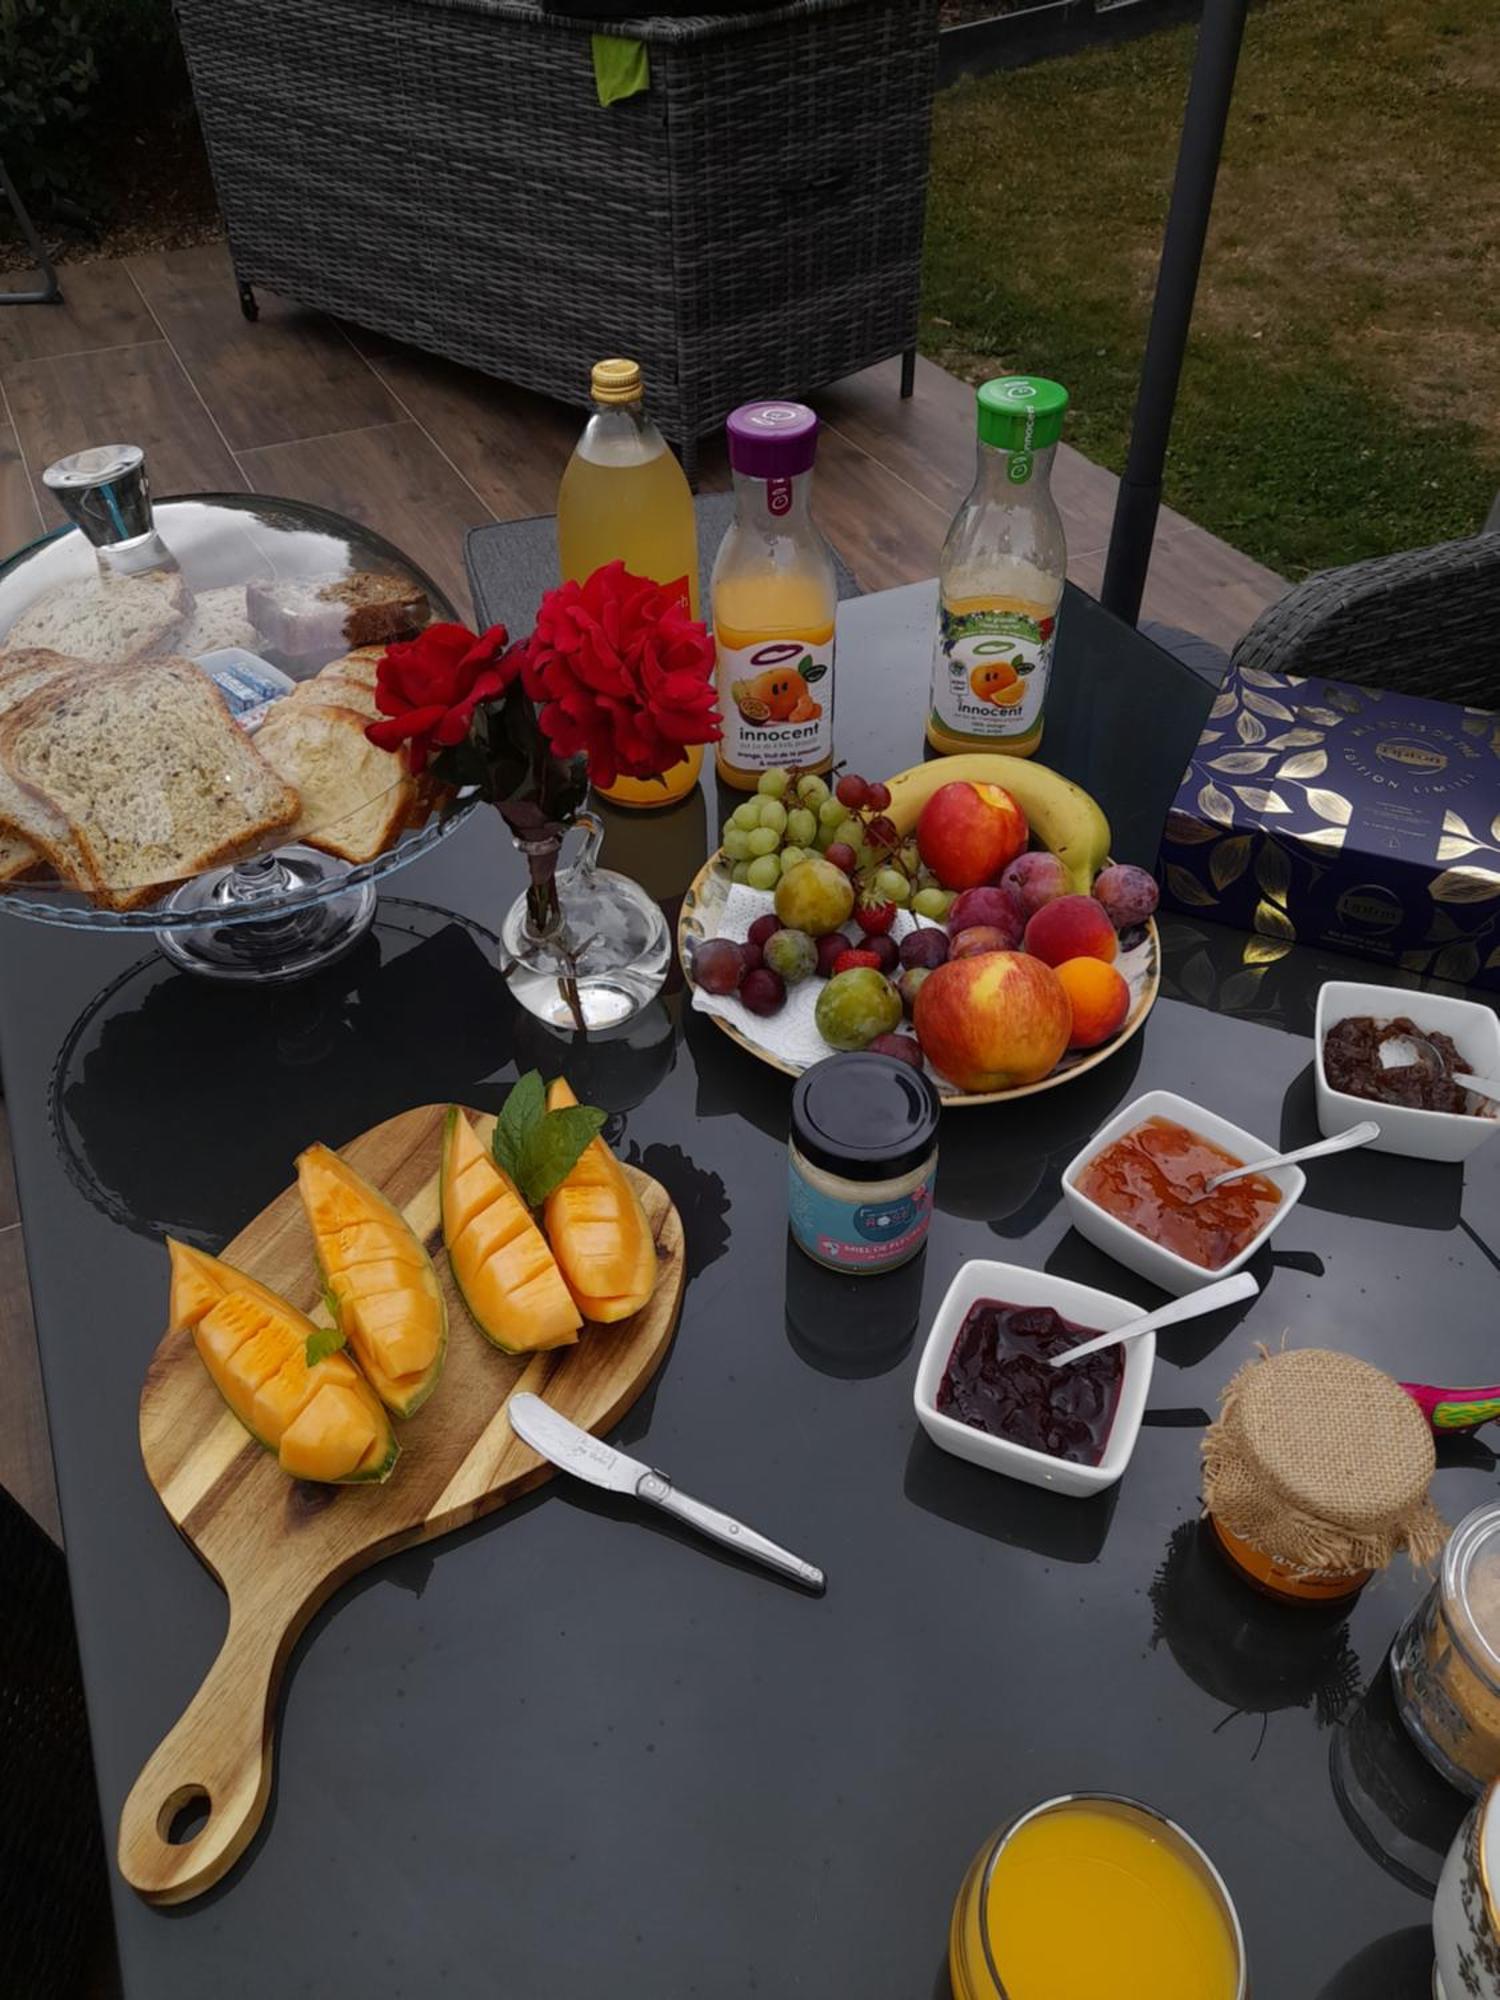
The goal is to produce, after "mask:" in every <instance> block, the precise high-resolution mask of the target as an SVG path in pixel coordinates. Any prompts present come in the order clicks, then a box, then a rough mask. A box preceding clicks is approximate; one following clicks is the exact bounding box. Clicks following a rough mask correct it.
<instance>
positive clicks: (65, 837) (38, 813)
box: [0, 646, 109, 887]
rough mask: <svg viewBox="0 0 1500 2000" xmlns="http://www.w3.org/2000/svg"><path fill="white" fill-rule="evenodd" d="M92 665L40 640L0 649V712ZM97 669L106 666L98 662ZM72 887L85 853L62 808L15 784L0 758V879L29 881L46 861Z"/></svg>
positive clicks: (81, 877) (80, 874)
mask: <svg viewBox="0 0 1500 2000" xmlns="http://www.w3.org/2000/svg"><path fill="white" fill-rule="evenodd" d="M89 671H91V669H90V668H89V666H88V663H87V662H86V661H83V660H70V659H69V658H68V657H67V655H66V654H65V653H54V652H51V651H49V650H48V649H47V648H46V647H43V646H22V647H17V648H15V649H13V650H11V651H8V652H5V653H0V716H4V715H6V714H8V713H9V711H10V710H11V709H13V708H17V707H19V706H20V704H21V703H22V702H23V701H24V700H25V699H26V697H27V696H28V695H30V694H34V693H35V692H36V691H37V690H38V689H40V688H45V687H49V686H51V685H52V684H53V683H54V682H56V681H59V680H62V679H65V678H66V677H67V676H68V675H70V674H74V673H80V672H81V673H88V672H89ZM94 671H98V672H101V673H103V672H108V671H109V669H107V668H99V669H97V670H94ZM46 862H50V863H51V864H52V867H53V870H54V871H55V872H56V873H57V874H58V875H60V876H61V877H62V878H63V880H64V881H65V882H71V883H73V884H74V886H75V887H77V886H79V885H81V884H82V882H83V880H84V873H83V857H82V856H81V855H80V854H79V852H78V848H77V846H76V845H75V843H74V840H73V835H72V831H71V829H70V828H69V826H68V822H67V821H66V820H65V819H64V818H63V816H62V814H61V813H59V812H56V811H54V809H53V808H52V807H51V806H49V805H48V804H47V803H46V801H45V800H44V799H40V798H38V797H37V795H36V793H35V792H33V791H30V790H28V789H27V787H26V786H25V785H21V784H18V783H17V782H16V780H15V779H14V778H13V777H11V775H10V773H9V772H8V771H7V770H6V769H5V766H4V765H3V764H0V883H5V882H21V881H28V880H30V878H31V877H32V876H33V875H35V874H38V873H39V872H40V871H41V869H42V867H43V865H44V863H46Z"/></svg>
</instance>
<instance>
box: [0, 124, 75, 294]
mask: <svg viewBox="0 0 1500 2000" xmlns="http://www.w3.org/2000/svg"><path fill="white" fill-rule="evenodd" d="M0 188H3V189H4V191H5V199H6V200H7V201H8V202H9V203H10V212H11V214H12V215H13V216H14V217H15V218H16V221H17V222H18V223H19V224H20V225H21V234H22V235H23V236H24V237H25V239H26V247H27V248H28V249H29V250H30V252H31V254H32V256H33V257H34V258H35V259H36V265H37V269H38V270H39V271H40V273H41V276H42V289H41V290H40V291H39V292H0V306H60V305H61V304H62V287H61V286H60V285H59V284H58V282H57V273H56V271H54V270H53V268H52V259H51V258H50V257H49V256H48V255H47V251H46V247H45V245H44V244H43V242H42V239H41V237H40V236H38V235H37V233H36V225H35V224H34V223H33V221H32V219H31V217H30V216H29V215H28V214H27V213H26V204H25V203H24V202H23V201H22V199H21V197H20V195H19V194H18V193H17V192H16V185H15V182H14V181H13V180H12V179H11V177H10V175H9V174H8V173H7V172H6V171H5V162H4V161H3V160H0Z"/></svg>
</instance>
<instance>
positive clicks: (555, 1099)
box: [542, 1076, 657, 1325]
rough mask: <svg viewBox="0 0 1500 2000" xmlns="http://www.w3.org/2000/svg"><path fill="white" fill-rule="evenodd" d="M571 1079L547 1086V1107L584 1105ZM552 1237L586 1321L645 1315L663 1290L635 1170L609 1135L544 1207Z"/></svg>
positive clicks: (586, 1152) (594, 1143)
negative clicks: (608, 1142) (633, 1179)
mask: <svg viewBox="0 0 1500 2000" xmlns="http://www.w3.org/2000/svg"><path fill="white" fill-rule="evenodd" d="M577 1102H578V1099H577V1098H576V1097H575V1096H574V1095H573V1092H572V1091H571V1089H570V1088H569V1087H568V1082H567V1079H566V1078H565V1077H561V1076H559V1077H555V1078H554V1079H553V1081H552V1082H551V1083H550V1084H549V1085H548V1086H547V1109H548V1110H549V1111H563V1110H566V1109H568V1108H569V1107H570V1106H572V1105H575V1104H577ZM542 1220H543V1222H544V1223H545V1225H546V1230H547V1241H548V1242H549V1243H550V1244H551V1245H552V1254H553V1256H554V1257H555V1258H556V1259H557V1263H558V1268H559V1269H560V1270H561V1272H562V1274H563V1281H564V1283H565V1284H566V1285H567V1287H568V1290H569V1291H570V1292H571V1293H572V1294H573V1300H574V1303H575V1304H576V1305H577V1307H578V1310H579V1311H580V1312H581V1313H582V1314H583V1316H584V1318H585V1319H591V1320H596V1321H600V1322H602V1323H604V1324H606V1325H608V1324H611V1323H613V1322H615V1321H617V1320H622V1319H629V1318H631V1316H632V1315H633V1314H635V1313H638V1312H639V1311H640V1310H641V1308H642V1306H644V1305H645V1303H646V1301H647V1300H648V1299H649V1298H650V1296H651V1294H652V1292H653V1291H655V1289H656V1274H657V1266H656V1239H655V1237H653V1235H652V1234H651V1224H650V1223H649V1222H648V1221H647V1219H646V1211H645V1209H643V1208H642V1207H641V1201H640V1196H639V1195H638V1194H637V1193H636V1191H635V1189H634V1188H633V1187H632V1186H631V1182H630V1176H629V1174H627V1173H626V1171H625V1169H624V1168H623V1167H622V1166H621V1165H620V1162H619V1161H618V1160H617V1159H616V1158H615V1156H614V1154H613V1153H612V1152H611V1151H610V1150H609V1147H608V1146H607V1145H606V1144H605V1143H604V1141H603V1140H602V1139H599V1138H595V1139H591V1140H590V1141H589V1143H588V1144H587V1145H586V1146H585V1147H584V1149H583V1151H582V1153H581V1154H580V1155H579V1157H578V1159H577V1160H576V1161H575V1163H574V1165H573V1167H572V1168H571V1169H570V1171H569V1172H568V1173H567V1174H566V1175H565V1176H564V1178H563V1180H562V1181H561V1182H560V1183H559V1184H558V1186H556V1187H555V1188H554V1189H553V1190H552V1192H551V1194H549V1195H548V1197H547V1199H546V1201H545V1202H544V1203H543V1205H542Z"/></svg>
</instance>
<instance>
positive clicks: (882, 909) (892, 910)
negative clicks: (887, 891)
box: [854, 896, 896, 937]
mask: <svg viewBox="0 0 1500 2000" xmlns="http://www.w3.org/2000/svg"><path fill="white" fill-rule="evenodd" d="M854 921H855V922H856V923H857V924H858V925H859V927H860V929H861V930H862V931H863V932H864V934H865V936H866V937H884V936H885V934H886V932H887V931H888V930H889V929H890V927H891V925H892V924H893V923H894V922H895V921H896V905H895V904H894V903H892V902H888V901H887V900H886V898H885V897H883V896H876V897H872V898H871V899H870V900H869V901H868V902H867V901H865V899H864V898H863V897H862V898H861V899H860V901H859V902H857V903H856V904H855V906H854Z"/></svg>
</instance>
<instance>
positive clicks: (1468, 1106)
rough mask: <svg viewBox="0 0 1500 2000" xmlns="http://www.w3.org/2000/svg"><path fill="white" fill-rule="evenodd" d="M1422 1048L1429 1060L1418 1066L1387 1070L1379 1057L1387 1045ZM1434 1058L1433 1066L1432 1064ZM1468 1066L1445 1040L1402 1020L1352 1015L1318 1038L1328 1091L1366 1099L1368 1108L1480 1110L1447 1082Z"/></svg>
mask: <svg viewBox="0 0 1500 2000" xmlns="http://www.w3.org/2000/svg"><path fill="white" fill-rule="evenodd" d="M1413 1041H1414V1042H1415V1043H1416V1046H1417V1048H1418V1050H1423V1044H1424V1043H1425V1044H1426V1045H1427V1047H1429V1048H1430V1049H1431V1050H1432V1056H1431V1057H1427V1056H1426V1054H1425V1050H1423V1057H1424V1059H1423V1060H1422V1061H1419V1062H1404V1063H1398V1064H1396V1065H1394V1066H1393V1067H1390V1068H1387V1067H1386V1065H1385V1064H1384V1063H1383V1062H1382V1061H1381V1056H1380V1052H1381V1049H1382V1048H1383V1047H1384V1045H1385V1044H1386V1043H1387V1042H1408V1043H1410V1042H1413ZM1434 1058H1435V1060H1434ZM1468 1067H1469V1065H1468V1064H1467V1063H1466V1062H1465V1061H1464V1059H1463V1056H1462V1055H1461V1054H1460V1053H1459V1051H1458V1049H1457V1048H1456V1047H1455V1046H1454V1044H1453V1040H1452V1038H1451V1037H1450V1036H1448V1035H1439V1034H1436V1033H1434V1032H1432V1031H1430V1030H1428V1029H1426V1028H1419V1027H1418V1026H1417V1025H1416V1023H1415V1022H1413V1021H1410V1020H1408V1019H1407V1017H1406V1016H1405V1015H1404V1014H1402V1015H1399V1016H1398V1017H1397V1018H1396V1019H1395V1020H1394V1021H1377V1020H1374V1019H1373V1018H1372V1017H1371V1016H1370V1015H1368V1014H1355V1015H1353V1016H1352V1017H1351V1018H1350V1019H1349V1020H1347V1021H1338V1022H1336V1023H1335V1024H1334V1026H1333V1027H1331V1028H1330V1029H1329V1030H1328V1033H1327V1034H1326V1035H1325V1036H1324V1037H1323V1074H1324V1076H1325V1077H1326V1078H1327V1079H1328V1085H1329V1088H1330V1089H1331V1090H1341V1091H1343V1092H1344V1093H1345V1095H1346V1096H1348V1097H1363V1098H1367V1099H1368V1100H1369V1101H1370V1102H1371V1103H1372V1104H1405V1105H1409V1106H1410V1107H1411V1108H1412V1109H1413V1110H1414V1111H1457V1112H1460V1113H1472V1112H1476V1111H1478V1110H1479V1109H1480V1107H1479V1105H1478V1104H1477V1103H1476V1101H1475V1100H1474V1099H1473V1098H1472V1097H1471V1096H1470V1095H1469V1093H1468V1091H1466V1090H1464V1089H1461V1088H1460V1086H1459V1085H1458V1084H1456V1083H1455V1082H1454V1081H1453V1078H1454V1075H1455V1073H1456V1072H1458V1071H1461V1070H1466V1069H1468Z"/></svg>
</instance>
